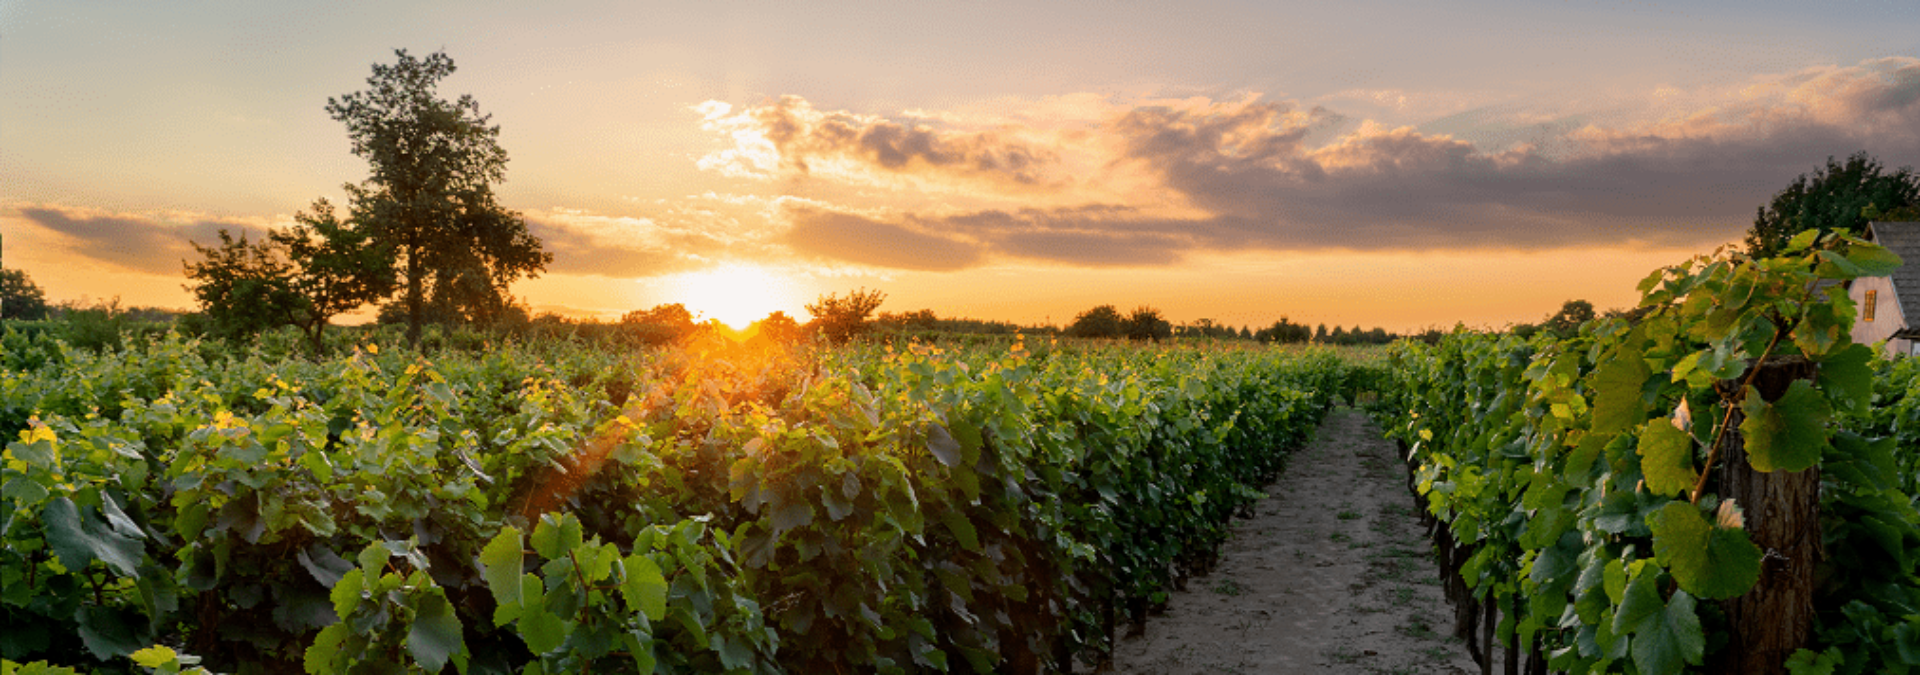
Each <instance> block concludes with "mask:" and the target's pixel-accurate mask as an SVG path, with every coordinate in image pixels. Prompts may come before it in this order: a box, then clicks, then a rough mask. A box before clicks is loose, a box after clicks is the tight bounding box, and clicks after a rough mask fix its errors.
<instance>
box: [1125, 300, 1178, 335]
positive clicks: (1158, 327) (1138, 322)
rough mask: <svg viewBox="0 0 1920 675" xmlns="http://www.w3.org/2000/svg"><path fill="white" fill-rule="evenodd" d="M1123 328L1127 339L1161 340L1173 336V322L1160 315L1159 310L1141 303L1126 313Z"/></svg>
mask: <svg viewBox="0 0 1920 675" xmlns="http://www.w3.org/2000/svg"><path fill="white" fill-rule="evenodd" d="M1123 330H1124V331H1125V332H1126V335H1127V339H1129V340H1163V339H1166V338H1170V337H1173V324H1170V323H1167V320H1166V319H1165V318H1162V317H1161V316H1160V310H1157V309H1154V308H1152V307H1147V306H1145V305H1142V306H1140V307H1137V308H1135V309H1134V310H1133V313H1132V314H1130V315H1127V320H1126V323H1125V326H1124V328H1123Z"/></svg>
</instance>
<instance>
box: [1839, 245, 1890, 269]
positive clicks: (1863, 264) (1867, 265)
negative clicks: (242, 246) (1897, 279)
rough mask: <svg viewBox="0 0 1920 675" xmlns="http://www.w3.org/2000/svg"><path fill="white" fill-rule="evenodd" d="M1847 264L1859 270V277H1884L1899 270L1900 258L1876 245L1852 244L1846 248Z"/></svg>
mask: <svg viewBox="0 0 1920 675" xmlns="http://www.w3.org/2000/svg"><path fill="white" fill-rule="evenodd" d="M1847 262H1850V263H1853V264H1854V266H1855V267H1857V268H1859V270H1860V276H1863V277H1884V276H1887V275H1889V274H1893V271H1894V270H1897V269H1900V265H1901V263H1902V261H1901V260H1900V256H1898V255H1895V254H1894V252H1893V251H1892V250H1890V249H1888V248H1887V247H1885V246H1880V245H1878V244H1854V245H1852V246H1849V247H1847Z"/></svg>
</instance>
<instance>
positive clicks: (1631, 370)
mask: <svg viewBox="0 0 1920 675" xmlns="http://www.w3.org/2000/svg"><path fill="white" fill-rule="evenodd" d="M1636 336H1637V333H1636V334H1635V336H1629V338H1628V339H1629V342H1625V343H1622V344H1621V345H1620V346H1619V347H1617V348H1615V349H1614V350H1613V351H1612V352H1610V353H1608V355H1607V356H1606V358H1605V359H1603V361H1602V363H1601V364H1600V367H1598V368H1595V369H1594V374H1593V379H1594V381H1593V388H1594V390H1595V391H1596V392H1597V393H1596V394H1595V395H1594V397H1593V433H1595V434H1602V435H1611V434H1613V433H1616V432H1620V431H1625V430H1627V429H1631V428H1633V427H1634V426H1635V425H1637V424H1640V423H1641V422H1642V421H1644V420H1646V418H1647V404H1646V401H1645V399H1644V398H1643V397H1642V396H1641V388H1642V387H1644V386H1646V383H1647V378H1648V377H1650V376H1651V375H1652V373H1651V372H1650V371H1649V370H1648V369H1647V362H1646V360H1645V359H1644V358H1642V352H1641V349H1640V346H1639V345H1638V344H1636V342H1637V340H1633V337H1636Z"/></svg>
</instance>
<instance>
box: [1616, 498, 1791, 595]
mask: <svg viewBox="0 0 1920 675" xmlns="http://www.w3.org/2000/svg"><path fill="white" fill-rule="evenodd" d="M1647 526H1648V527H1650V528H1652V529H1653V555H1654V558H1655V559H1656V560H1658V561H1659V562H1660V564H1661V565H1665V566H1666V567H1667V570H1668V571H1669V572H1671V573H1672V574H1673V580H1674V581H1677V582H1680V588H1681V589H1683V590H1685V591H1687V592H1689V593H1692V594H1694V595H1697V596H1700V597H1702V598H1706V599H1709V600H1720V599H1724V598H1731V597H1735V596H1738V595H1740V594H1742V593H1745V592H1747V590H1748V589H1751V588H1753V584H1754V582H1756V581H1759V580H1760V547H1758V546H1755V545H1754V544H1753V541H1752V540H1749V539H1748V538H1747V531H1746V530H1743V529H1736V528H1727V527H1714V526H1713V525H1712V524H1711V523H1708V522H1707V519H1706V518H1705V517H1702V516H1701V515H1700V509H1699V508H1698V507H1695V506H1694V505H1692V504H1689V503H1686V502H1679V501H1676V502H1671V503H1668V504H1667V505H1666V506H1664V507H1661V508H1660V510H1659V511H1655V512H1654V513H1653V514H1652V515H1650V516H1648V517H1647ZM1628 593H1629V594H1631V593H1632V589H1628ZM1623 611H1624V610H1623Z"/></svg>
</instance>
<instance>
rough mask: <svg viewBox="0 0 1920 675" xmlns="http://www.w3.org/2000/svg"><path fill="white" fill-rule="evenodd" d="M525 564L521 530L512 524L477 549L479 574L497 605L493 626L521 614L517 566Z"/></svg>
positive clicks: (511, 619) (504, 623) (502, 624)
mask: <svg viewBox="0 0 1920 675" xmlns="http://www.w3.org/2000/svg"><path fill="white" fill-rule="evenodd" d="M524 564H525V552H524V550H523V549H521V548H520V529H519V528H517V527H514V526H512V525H508V526H506V527H503V528H501V529H500V534H497V535H494V537H493V541H490V542H487V545H486V547H485V548H482V549H480V576H481V578H483V579H486V580H487V590H490V591H493V602H494V604H495V605H497V606H498V609H495V610H494V615H493V623H494V625H496V626H504V625H506V624H507V622H510V621H513V620H514V619H515V618H517V617H518V616H519V615H520V606H521V605H520V603H521V601H522V597H521V595H520V568H521V566H522V565H524Z"/></svg>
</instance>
